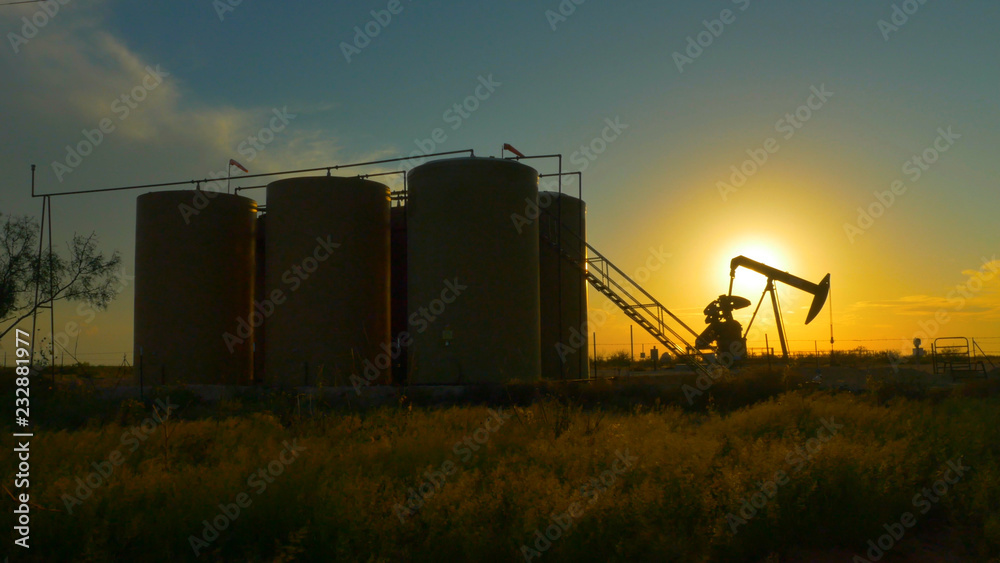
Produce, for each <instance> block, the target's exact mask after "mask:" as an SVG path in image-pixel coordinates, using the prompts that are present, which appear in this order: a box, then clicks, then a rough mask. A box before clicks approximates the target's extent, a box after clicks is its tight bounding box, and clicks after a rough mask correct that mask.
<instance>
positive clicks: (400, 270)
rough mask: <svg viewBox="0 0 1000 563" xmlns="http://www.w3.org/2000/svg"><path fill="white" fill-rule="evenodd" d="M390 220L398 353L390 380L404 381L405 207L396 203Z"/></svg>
mask: <svg viewBox="0 0 1000 563" xmlns="http://www.w3.org/2000/svg"><path fill="white" fill-rule="evenodd" d="M391 221H392V268H391V276H390V277H391V288H392V289H391V293H392V313H391V322H392V342H393V346H398V347H399V355H398V356H397V357H396V358H395V359H394V360H393V362H392V380H393V382H395V383H405V382H406V365H407V363H406V357H407V354H406V352H407V349H406V347H404V346H401V345H400V337H401V334H402V333H403V332H404V331H406V330H407V328H408V327H407V321H406V316H407V310H406V207H405V206H402V205H397V206H396V207H393V208H392V211H391Z"/></svg>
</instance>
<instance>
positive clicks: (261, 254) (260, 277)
mask: <svg viewBox="0 0 1000 563" xmlns="http://www.w3.org/2000/svg"><path fill="white" fill-rule="evenodd" d="M266 241H267V216H266V215H260V216H259V217H257V237H256V252H257V257H256V262H255V264H254V282H253V294H254V296H253V298H254V301H255V302H256V303H263V302H264V300H265V299H267V297H266V295H265V293H266V291H265V285H264V279H265V276H264V271H265V270H264V265H265V264H266V262H267V259H266V256H267V248H265V243H266ZM266 332H267V320H266V319H265V320H264V322H263V323H261V325H260V326H258V327H257V328H255V329H254V331H253V381H254V383H260V382H262V381H263V380H264V358H265V357H266V351H267V347H266V346H264V338H265V334H266Z"/></svg>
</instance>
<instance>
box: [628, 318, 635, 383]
mask: <svg viewBox="0 0 1000 563" xmlns="http://www.w3.org/2000/svg"><path fill="white" fill-rule="evenodd" d="M634 363H635V341H634V340H632V325H628V371H629V372H630V373H631V372H632V364H634Z"/></svg>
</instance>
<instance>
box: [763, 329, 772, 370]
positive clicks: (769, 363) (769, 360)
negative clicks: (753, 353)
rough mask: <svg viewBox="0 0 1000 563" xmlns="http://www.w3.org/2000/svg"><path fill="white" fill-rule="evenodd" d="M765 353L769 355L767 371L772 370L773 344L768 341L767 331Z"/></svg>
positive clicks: (765, 334)
mask: <svg viewBox="0 0 1000 563" xmlns="http://www.w3.org/2000/svg"><path fill="white" fill-rule="evenodd" d="M764 354H766V355H767V371H771V345H770V344H769V343H768V342H767V333H766V332H765V333H764Z"/></svg>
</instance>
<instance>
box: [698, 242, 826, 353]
mask: <svg viewBox="0 0 1000 563" xmlns="http://www.w3.org/2000/svg"><path fill="white" fill-rule="evenodd" d="M740 266H743V267H744V268H746V269H748V270H753V271H754V272H757V273H759V274H763V275H764V276H766V277H767V286H765V288H764V292H763V293H762V294H761V296H760V301H758V302H757V308H756V309H755V310H754V312H753V316H752V317H751V318H750V322H749V323H748V324H747V332H746V334H749V332H750V326H751V325H752V324H753V321H754V319H755V318H756V317H757V311H759V310H760V305H761V303H763V302H764V295H765V294H766V293H767V292H771V304H772V305H773V307H774V324H775V325H777V327H778V340H779V341H780V342H781V355H782V357H783V358H785V359H787V358H788V344H787V342H786V340H785V329H784V326H783V325H782V322H781V307H780V306H779V305H778V292H777V291H775V289H774V282H775V281H779V282H782V283H784V284H786V285H790V286H792V287H795V288H798V289H801V290H802V291H805V292H806V293H811V294H812V295H813V301H812V305H811V306H810V307H809V314H808V315H806V324H809V323H810V322H812V320H813V319H815V318H816V315H818V314H819V312H820V311H821V310H822V309H823V305H824V304H825V303H826V298H827V296H828V295H829V294H830V274H827V275H826V277H824V278H823V280H822V281H820V282H819V283H818V284H816V283H812V282H810V281H806V280H804V279H802V278H800V277H798V276H793V275H792V274H789V273H788V272H783V271H781V270H778V269H777V268H772V267H771V266H768V265H767V264H762V263H760V262H757V261H756V260H751V259H749V258H747V257H746V256H742V255H741V256H737V257H736V258H733V259H732V261H730V262H729V295H730V296H731V297H732V296H733V280H734V279H735V278H736V269H737V268H739V267H740ZM733 299H741V300H743V301H745V299H743V298H742V297H733ZM740 302H742V301H740ZM706 314H707V309H706ZM746 334H744V335H743V342H744V345H745V343H746Z"/></svg>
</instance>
